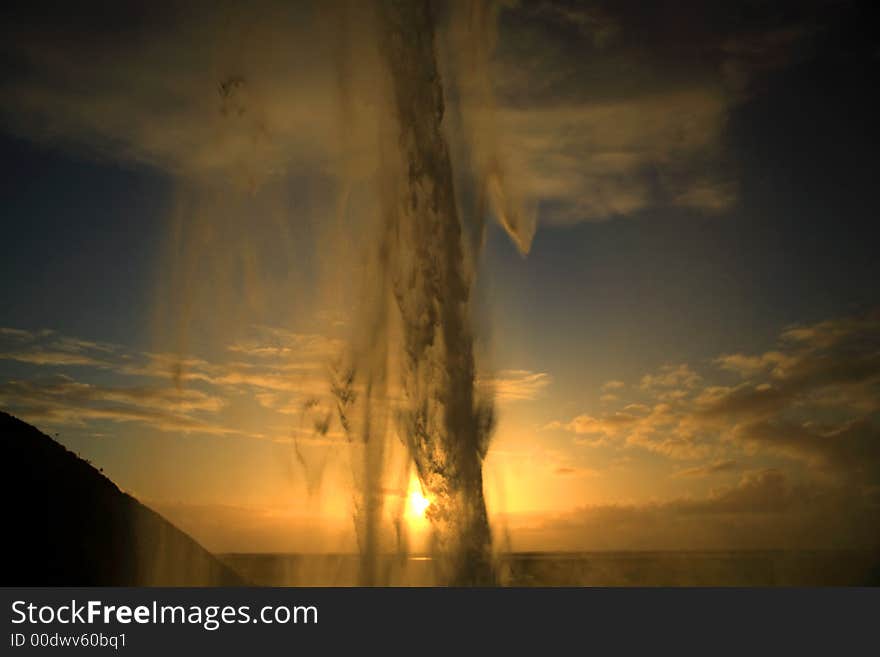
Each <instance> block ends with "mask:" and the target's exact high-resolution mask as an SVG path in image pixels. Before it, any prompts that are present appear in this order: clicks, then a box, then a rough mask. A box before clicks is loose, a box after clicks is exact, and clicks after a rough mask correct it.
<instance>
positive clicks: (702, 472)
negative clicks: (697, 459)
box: [672, 459, 740, 477]
mask: <svg viewBox="0 0 880 657" xmlns="http://www.w3.org/2000/svg"><path fill="white" fill-rule="evenodd" d="M739 469H740V465H739V463H737V462H736V461H734V460H733V459H723V460H719V461H713V462H712V463H707V464H706V465H700V466H697V467H694V468H685V469H683V470H677V471H676V472H675V473H674V474H673V475H672V476H673V477H708V476H709V475H713V474H718V473H726V472H734V471H736V470H739Z"/></svg>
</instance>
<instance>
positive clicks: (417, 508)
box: [406, 474, 431, 523]
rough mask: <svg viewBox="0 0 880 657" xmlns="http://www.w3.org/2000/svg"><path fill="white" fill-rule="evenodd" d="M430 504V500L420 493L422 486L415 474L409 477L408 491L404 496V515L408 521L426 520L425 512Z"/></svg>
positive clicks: (420, 521)
mask: <svg viewBox="0 0 880 657" xmlns="http://www.w3.org/2000/svg"><path fill="white" fill-rule="evenodd" d="M429 506H431V500H430V499H428V498H427V497H425V496H424V494H423V493H422V486H421V484H420V483H419V480H418V478H417V477H416V476H415V474H413V475H412V477H410V480H409V491H408V492H407V496H406V515H407V516H408V517H409V520H410V522H411V523H412V522H415V523H422V522H426V521H427V518H426V517H425V512H426V511H427V510H428V507H429Z"/></svg>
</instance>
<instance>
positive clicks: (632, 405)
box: [545, 312, 880, 485]
mask: <svg viewBox="0 0 880 657" xmlns="http://www.w3.org/2000/svg"><path fill="white" fill-rule="evenodd" d="M713 365H714V366H715V367H716V368H717V370H716V371H715V372H708V371H707V372H706V373H705V376H704V375H702V374H698V373H697V372H695V371H694V370H692V369H691V368H690V367H689V366H687V365H684V364H681V365H674V366H673V365H667V366H663V367H661V368H660V369H659V370H658V371H657V372H653V373H648V374H646V375H644V376H643V377H642V378H641V382H640V385H639V386H638V390H634V392H633V394H634V397H633V398H631V399H630V400H622V401H621V402H620V407H619V408H609V409H608V410H606V411H603V412H601V413H594V414H581V415H578V416H576V417H574V418H573V419H571V420H569V421H554V422H551V423H549V424H548V425H546V427H545V428H546V429H550V430H564V431H568V432H571V433H574V434H576V436H577V437H576V438H575V442H577V443H579V444H584V445H590V446H594V447H598V446H617V447H621V448H632V447H639V448H643V449H648V450H650V451H653V452H657V453H660V454H664V455H666V456H670V457H673V458H687V459H695V458H704V457H713V458H714V461H713V462H710V463H705V464H702V465H700V466H695V467H694V468H690V469H686V470H683V471H680V472H679V476H703V475H705V474H709V473H711V472H713V467H716V466H717V465H718V464H723V463H728V462H730V461H732V460H733V459H735V458H736V454H737V453H740V455H741V456H748V455H750V454H751V455H754V454H756V453H763V454H766V455H774V456H782V457H785V458H789V459H794V460H798V461H801V462H803V463H805V464H807V465H809V466H810V467H812V468H814V469H817V470H823V471H825V473H826V474H831V475H833V476H836V477H838V478H843V479H847V478H852V479H853V480H854V481H861V482H863V483H865V484H866V485H867V484H870V483H871V482H880V447H878V446H880V422H878V420H880V418H878V416H877V414H878V412H880V320H878V314H877V312H872V313H868V314H865V315H862V316H855V317H844V318H838V319H833V320H826V321H823V322H819V323H816V324H813V325H807V326H797V327H789V328H787V329H785V330H784V331H783V332H782V333H781V335H780V337H779V344H778V347H777V348H776V349H772V350H768V351H766V352H764V353H759V354H742V353H736V354H726V355H723V356H720V357H718V358H717V359H715V360H714V361H713ZM724 373H733V374H734V375H736V376H737V377H738V378H739V379H740V381H739V382H736V383H734V384H730V385H716V384H714V383H713V381H714V380H715V379H717V378H718V377H719V375H721V374H724ZM716 471H717V470H716Z"/></svg>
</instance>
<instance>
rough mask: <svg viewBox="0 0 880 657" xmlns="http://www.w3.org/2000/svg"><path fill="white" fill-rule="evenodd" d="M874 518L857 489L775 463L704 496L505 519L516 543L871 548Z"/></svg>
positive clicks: (879, 509)
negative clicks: (807, 479)
mask: <svg viewBox="0 0 880 657" xmlns="http://www.w3.org/2000/svg"><path fill="white" fill-rule="evenodd" d="M878 521H880V506H878V504H877V503H876V500H875V499H872V498H871V497H870V496H869V495H867V494H865V493H863V492H861V491H859V490H858V489H852V488H850V487H846V486H840V485H829V484H820V483H817V482H811V483H799V482H796V481H792V480H790V479H789V477H788V476H787V475H786V474H785V473H783V472H782V471H780V470H775V469H763V470H756V471H749V472H746V473H744V474H743V476H742V478H741V479H740V481H739V482H738V483H736V484H735V485H733V486H727V487H723V488H718V489H716V490H714V491H712V492H711V493H709V494H708V495H705V496H702V497H677V498H671V499H668V500H665V501H658V502H651V503H645V504H596V505H586V506H582V507H580V508H578V509H574V510H572V511H569V512H566V513H560V514H556V515H549V516H547V515H542V516H537V515H528V514H521V515H510V516H508V517H506V518H505V522H506V525H507V527H508V531H509V533H510V536H511V539H512V543H513V547H514V549H516V550H548V549H554V550H559V549H560V546H564V547H563V549H568V550H634V549H635V550H718V549H723V550H735V549H747V550H755V549H760V550H767V549H800V550H803V549H828V548H836V549H839V548H840V547H841V546H846V547H848V548H865V549H876V548H877V547H878V546H880V545H878V537H877V533H876V531H874V529H873V527H874V526H876V523H877V522H878Z"/></svg>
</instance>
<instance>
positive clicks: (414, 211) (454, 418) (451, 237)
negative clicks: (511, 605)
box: [334, 0, 495, 585]
mask: <svg viewBox="0 0 880 657" xmlns="http://www.w3.org/2000/svg"><path fill="white" fill-rule="evenodd" d="M377 14H378V16H377V22H378V34H379V42H380V44H381V45H380V53H381V58H382V61H383V62H384V64H385V66H386V67H387V71H388V74H389V92H388V93H389V96H390V103H389V105H390V107H391V108H392V116H393V119H392V120H393V126H392V128H391V132H392V134H393V135H394V138H393V139H392V140H391V141H392V142H393V144H394V145H393V147H391V148H390V149H388V150H389V151H390V152H386V153H382V154H381V157H380V159H381V162H382V164H381V170H380V175H379V177H378V180H379V182H378V185H379V187H380V189H379V190H378V196H379V198H380V199H381V203H380V207H381V210H380V211H381V214H382V221H381V229H380V230H379V231H378V232H379V239H378V248H377V251H376V257H375V262H376V264H375V267H376V270H377V273H376V276H375V277H374V280H375V283H374V284H375V285H376V286H377V290H378V291H376V292H374V295H373V296H372V299H373V303H372V304H371V305H370V306H369V307H368V309H367V310H366V311H365V312H364V317H363V318H362V322H363V323H362V326H363V329H364V331H363V332H362V334H361V337H360V344H359V345H358V346H356V348H355V349H354V350H353V354H354V355H353V358H352V364H351V366H350V367H348V368H343V369H342V370H341V371H340V372H339V373H338V374H339V375H338V376H337V380H336V382H335V383H334V393H335V396H336V399H337V408H338V411H339V417H340V420H341V422H342V425H343V428H344V429H345V430H346V433H347V434H348V435H349V437H350V439H351V440H352V441H353V442H355V443H358V446H359V448H360V450H361V452H360V453H361V457H362V462H361V465H360V467H359V468H358V473H359V476H358V477H357V478H356V479H357V480H358V481H357V483H358V484H359V493H358V496H357V499H356V501H355V507H356V513H355V521H356V525H357V527H358V539H359V544H360V547H361V553H362V571H363V572H362V582H363V583H366V584H369V583H374V582H375V581H376V576H377V574H376V554H377V553H378V550H379V541H378V536H377V533H378V525H379V519H380V515H381V511H382V503H383V497H384V496H383V492H382V481H383V478H382V464H383V462H384V458H383V457H384V451H385V443H384V440H383V436H384V432H385V431H386V422H387V417H388V416H389V415H390V416H391V419H393V422H394V425H393V426H394V428H395V429H396V433H397V435H398V436H399V437H400V439H401V440H402V441H403V443H404V445H405V446H406V448H407V452H408V454H409V456H410V458H411V460H412V463H413V464H414V466H415V470H416V473H417V475H418V479H419V481H420V483H421V486H422V489H423V491H424V493H425V495H426V497H427V498H428V499H429V500H430V502H431V503H430V506H429V507H428V509H427V517H428V518H429V519H430V521H431V523H432V527H433V530H434V539H433V549H434V559H435V562H436V564H437V567H438V572H437V575H438V579H439V581H441V582H444V583H449V584H458V585H468V584H490V583H493V582H494V581H495V576H494V572H493V568H492V559H491V533H490V529H489V523H488V518H487V514H486V504H485V501H484V498H483V480H482V463H483V458H484V457H485V455H486V450H487V448H488V444H489V437H490V433H491V429H492V424H493V409H492V404H491V400H490V399H488V398H482V396H481V395H480V394H479V390H478V388H477V385H476V371H475V370H476V368H475V358H474V338H473V334H472V330H471V322H470V307H469V306H470V304H469V297H470V291H471V283H472V281H471V280H470V278H471V276H470V274H469V271H470V268H469V267H468V266H467V261H466V255H465V246H464V243H463V240H464V235H463V225H462V221H461V218H460V214H459V210H458V207H457V203H456V196H455V189H454V182H453V181H454V176H453V168H452V161H451V158H450V153H449V147H448V144H447V141H446V137H445V135H444V130H443V116H444V97H443V85H442V83H441V79H440V74H439V71H438V65H437V61H436V55H435V42H434V41H435V28H434V23H433V17H432V15H431V8H430V4H429V3H428V2H393V1H385V0H383V1H382V2H380V3H379V5H378V12H377ZM392 324H393V325H394V326H395V327H396V329H397V331H398V333H399V334H398V335H395V336H393V337H392V335H391V332H390V327H391V325H392ZM389 349H396V350H397V351H398V353H388V350H389ZM389 363H393V364H394V367H395V368H396V372H394V373H393V374H394V380H395V381H396V382H397V384H398V386H399V388H400V391H399V394H398V395H397V400H396V403H395V404H393V407H392V409H391V410H390V411H386V407H385V405H384V404H383V400H384V399H386V398H387V395H388V385H389V384H388V382H389V378H390V377H389V374H390V373H389V371H388V369H389ZM359 396H360V399H359V398H358V397H359ZM353 414H357V415H358V417H357V418H354V417H353ZM355 423H356V424H357V426H358V427H359V429H358V430H357V431H355V430H354V424H355Z"/></svg>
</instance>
